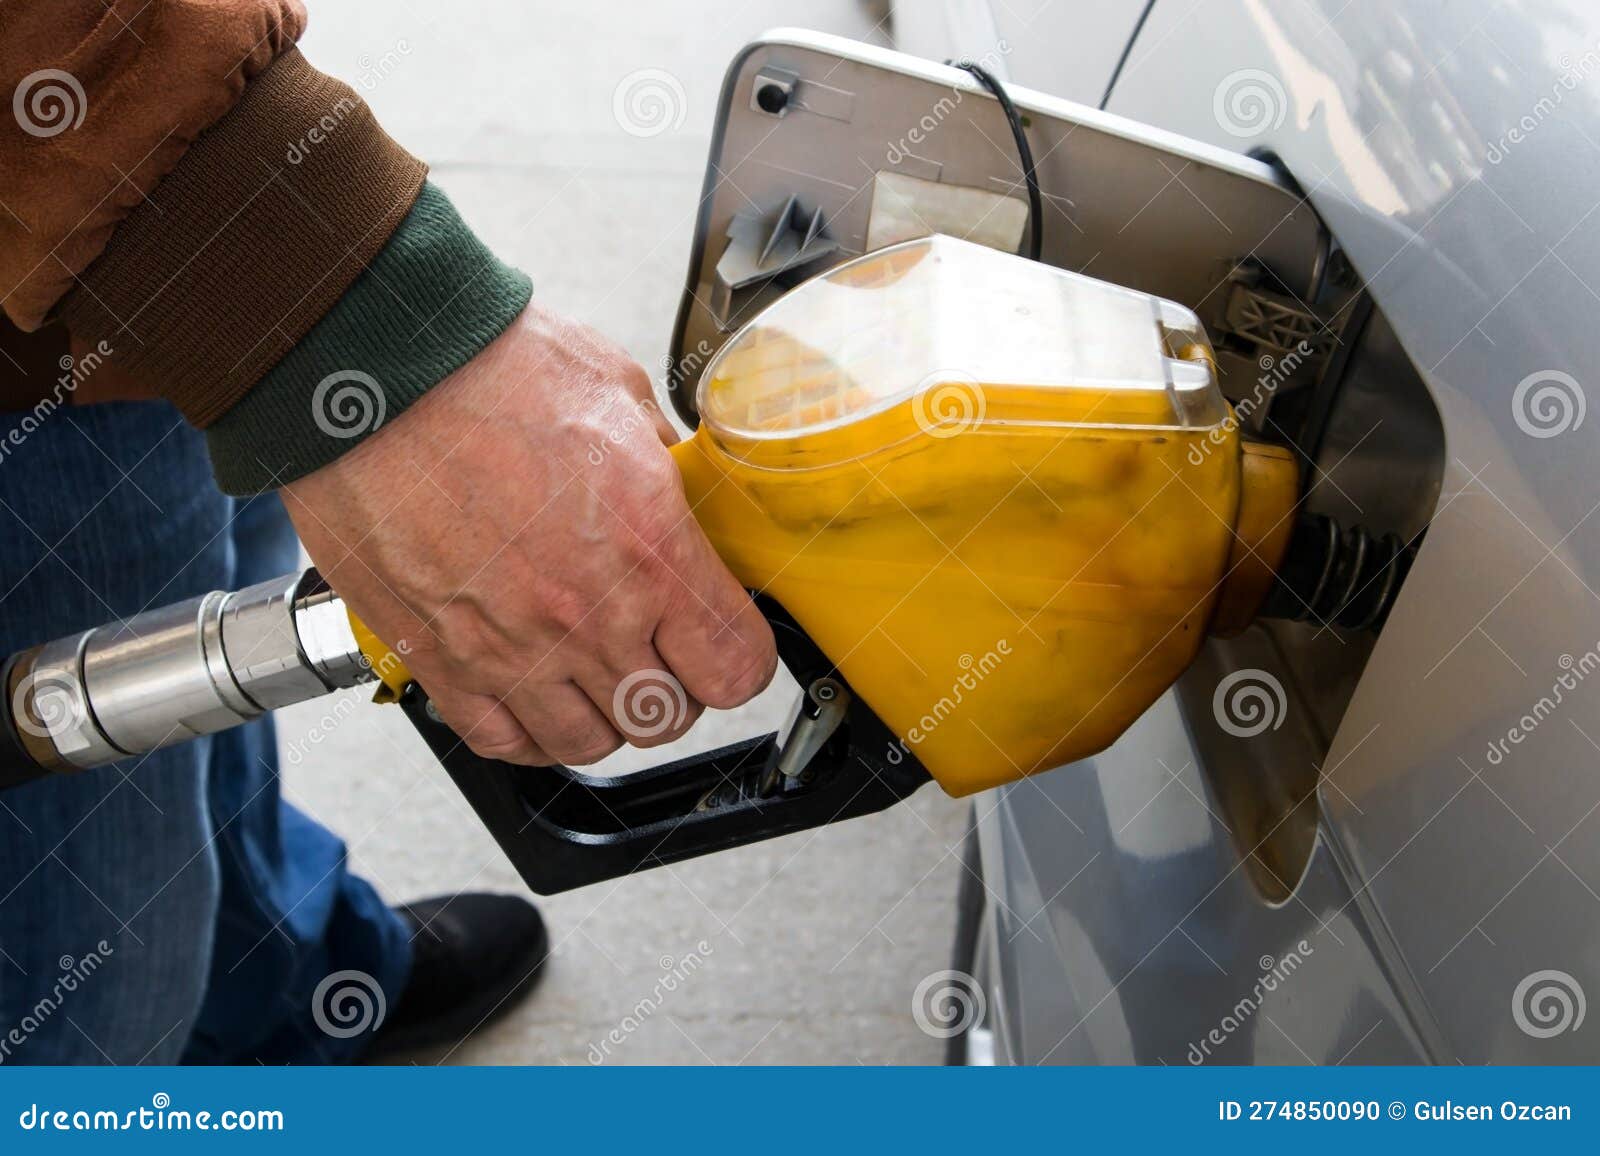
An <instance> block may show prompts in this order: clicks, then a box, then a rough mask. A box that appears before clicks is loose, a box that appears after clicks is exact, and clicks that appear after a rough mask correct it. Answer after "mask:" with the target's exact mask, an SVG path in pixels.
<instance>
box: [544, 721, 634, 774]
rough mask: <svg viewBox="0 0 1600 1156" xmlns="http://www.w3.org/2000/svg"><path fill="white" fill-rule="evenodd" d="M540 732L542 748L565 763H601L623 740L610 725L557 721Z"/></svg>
mask: <svg viewBox="0 0 1600 1156" xmlns="http://www.w3.org/2000/svg"><path fill="white" fill-rule="evenodd" d="M548 732H549V733H548V734H545V733H541V734H540V736H539V745H540V746H541V747H543V748H544V749H545V750H547V751H549V752H550V754H551V755H552V756H554V757H555V758H558V759H560V760H561V761H562V762H564V763H573V764H578V765H581V764H584V763H593V762H598V761H599V760H600V759H603V758H605V757H606V756H607V755H609V754H610V753H611V752H612V751H614V750H616V749H617V748H618V747H620V746H621V745H622V739H621V737H620V736H618V735H617V733H616V732H615V731H613V730H612V729H611V728H610V727H609V726H605V725H603V724H599V723H586V722H578V723H566V722H556V723H554V724H552V725H551V726H550V727H549V728H548Z"/></svg>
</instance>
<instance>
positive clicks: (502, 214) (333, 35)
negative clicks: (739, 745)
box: [279, 0, 966, 1064]
mask: <svg viewBox="0 0 1600 1156" xmlns="http://www.w3.org/2000/svg"><path fill="white" fill-rule="evenodd" d="M311 9H312V20H311V27H310V30H309V32H308V33H307V35H306V37H305V40H304V41H303V45H302V46H303V48H304V50H305V52H306V54H307V56H308V57H309V58H310V60H311V61H312V62H313V63H314V64H316V65H317V66H318V67H319V68H322V69H323V70H325V71H328V72H331V73H333V74H335V75H337V76H340V77H342V78H344V79H346V80H347V81H349V82H350V83H352V84H354V85H356V86H357V87H358V88H359V89H360V91H362V93H363V95H364V96H365V97H366V99H367V100H368V101H369V102H370V103H371V104H372V105H373V106H374V107H375V108H376V109H377V112H378V115H379V117H380V118H381V120H382V122H383V124H384V126H385V127H386V128H387V129H388V131H389V132H390V133H391V134H392V135H394V136H395V137H396V138H397V139H398V140H399V141H400V142H401V143H402V144H404V145H405V146H406V147H408V148H409V149H411V150H412V151H413V152H415V153H417V154H418V155H420V156H422V157H424V158H425V159H427V160H428V161H429V163H430V164H431V165H432V168H433V179H434V180H435V181H436V182H437V183H438V184H439V185H441V186H442V187H443V188H444V189H445V190H446V191H448V192H449V194H450V195H451V197H452V198H453V199H454V200H455V202H456V204H457V205H458V206H459V207H460V209H461V211H462V212H463V213H464V215H465V216H466V218H467V219H468V220H469V221H470V222H471V223H472V224H473V225H474V226H475V227H476V228H477V229H478V231H479V232H480V234H481V235H483V236H484V237H485V238H486V240H487V241H488V242H489V244H490V245H491V246H492V247H493V248H494V249H495V250H496V251H497V252H498V253H499V254H500V255H502V256H503V257H505V258H507V259H508V260H510V261H512V262H514V263H516V264H518V265H520V266H521V267H522V268H524V269H526V270H528V271H529V273H530V274H531V275H532V276H533V279H534V285H535V291H536V293H537V294H538V295H539V296H540V297H541V298H542V299H543V300H544V301H545V302H547V303H549V304H550V305H552V306H554V307H556V308H559V309H561V310H564V311H566V312H568V313H571V314H574V315H576V316H577V317H579V318H581V319H583V320H585V321H587V322H588V323H590V324H592V325H594V326H596V327H597V328H599V329H601V330H603V331H604V332H606V333H608V334H610V335H611V336H612V337H613V338H615V339H616V340H618V341H620V342H621V343H622V344H623V345H624V346H626V347H627V349H628V350H629V351H630V352H631V353H632V354H633V355H634V356H635V357H636V358H638V360H639V361H640V362H642V363H643V364H645V365H646V366H651V367H656V366H659V364H660V358H661V356H662V355H663V354H664V353H665V351H666V343H667V340H668V337H669V334H670V329H671V323H672V318H673V315H674V312H675V310H676V308H677V302H678V297H679V294H680V292H681V290H682V287H683V280H684V271H685V268H686V264H687V260H688V250H689V243H690V237H691V232H692V228H693V221H694V213H695V210H696V205H697V201H698V195H699V190H700V182H701V177H702V174H703V168H704V162H705V156H706V152H707V148H708V144H709V136H710V129H711V116H712V110H713V106H714V103H715V98H716V94H717V90H718V86H719V84H720V83H721V78H722V71H723V68H724V66H725V65H726V64H727V62H728V61H729V60H730V59H731V58H732V56H733V54H734V53H735V52H736V51H737V49H738V48H739V47H740V46H741V45H743V44H744V43H745V42H747V41H748V40H749V39H750V38H752V37H753V36H755V35H757V34H758V33H760V32H761V31H763V30H764V29H766V28H769V27H773V26H777V25H784V24H788V25H795V24H799V25H805V26H808V27H812V28H817V29H821V30H825V31H829V32H837V33H841V34H844V35H849V36H854V37H856V38H858V39H872V40H877V41H879V42H880V43H881V42H886V37H885V35H884V33H883V30H882V29H880V28H877V27H875V26H874V23H873V22H874V20H875V19H876V18H877V11H876V8H875V6H873V5H871V4H865V3H861V2H860V0H799V2H790V3H783V4H780V3H777V2H776V0H748V2H745V3H739V2H738V0H694V2H692V3H691V2H683V0H673V2H671V3H661V2H658V0H612V2H606V0H540V2H537V3H519V2H516V0H450V2H448V3H446V2H443V0H401V2H399V3H395V4H383V5H377V4H372V3H358V2H355V0H317V2H316V3H314V4H312V5H311ZM645 70H650V71H648V72H646V71H645ZM641 73H642V74H643V75H642V77H641V75H639V74H641ZM642 82H648V83H649V84H650V86H651V87H652V88H653V90H654V91H655V92H657V93H660V94H663V96H664V99H665V100H666V102H667V103H666V105H665V107H664V112H663V115H666V116H669V117H670V118H671V120H672V122H673V123H675V124H676V120H677V117H678V116H679V115H680V114H681V116H682V122H681V124H676V127H671V128H668V129H666V130H664V131H661V132H659V133H658V134H657V135H654V136H650V137H641V136H638V135H634V134H631V133H629V132H627V131H625V130H624V128H623V127H622V125H621V124H620V123H619V120H618V117H617V116H616V115H615V113H614V104H615V101H616V99H617V98H618V94H619V89H623V90H625V89H626V85H627V84H633V85H635V86H637V85H638V84H640V83H642ZM680 92H681V99H680V97H679V93H680ZM635 107H643V106H635ZM793 693H794V687H793V684H792V683H788V684H786V685H784V686H779V687H775V688H774V689H773V690H772V691H770V692H769V693H768V694H767V695H764V696H763V697H762V699H761V700H758V703H757V704H756V705H755V707H754V708H751V709H747V710H746V711H743V712H736V713H734V714H731V715H718V716H708V717H707V718H706V719H704V720H702V722H701V723H700V724H699V725H698V726H697V727H696V728H695V730H694V732H692V733H691V734H690V735H689V736H688V737H687V738H686V739H685V740H684V743H685V744H687V746H688V747H689V748H692V749H703V748H708V747H711V746H715V745H718V744H719V743H722V742H726V741H728V740H729V739H732V738H735V737H739V736H741V735H745V734H753V733H757V732H758V731H759V730H761V729H764V728H765V727H767V726H770V725H773V724H774V723H775V722H776V721H777V720H778V719H780V718H781V717H782V715H783V713H784V711H785V709H786V706H787V702H788V696H790V695H792V694H793ZM363 698H364V696H361V695H355V694H353V695H351V696H350V697H349V700H348V703H347V704H345V705H336V704H337V703H338V700H324V701H323V702H321V703H315V704H308V705H306V706H303V707H301V708H298V709H295V710H289V711H282V712H280V713H279V722H280V741H281V743H282V746H283V748H284V760H285V761H284V768H285V780H286V783H287V786H288V792H289V794H290V796H291V797H292V798H293V799H294V800H295V801H296V802H297V803H299V805H301V806H302V807H304V808H305V809H306V810H307V811H309V812H310V813H312V814H313V815H316V816H317V817H318V818H320V819H321V820H323V821H324V822H326V823H327V824H329V825H330V826H332V827H333V828H334V829H335V830H337V831H339V832H340V833H341V834H343V835H344V836H345V837H346V839H347V840H348V841H349V844H350V848H351V854H352V856H353V858H354V861H355V864H356V866H357V867H358V868H359V869H360V870H361V871H362V872H363V873H365V874H366V875H367V876H368V877H369V878H371V879H372V880H373V881H374V882H375V883H376V884H377V885H378V887H379V888H380V890H382V891H383V893H384V894H385V895H386V896H388V897H390V898H392V899H400V898H405V897H414V896H418V895H426V894H435V893H440V892H451V891H460V890H468V889H472V890H477V889H490V890H506V891H516V890H520V889H521V887H522V885H521V883H520V881H519V880H518V878H517V875H516V873H515V872H514V871H513V870H512V868H511V866H510V864H509V863H508V862H507V861H506V859H505V857H504V856H503V855H502V854H501V853H500V851H499V849H498V848H497V847H496V845H495V844H494V842H493V840H492V839H491V838H490V837H489V835H488V834H487V832H485V830H484V829H483V828H482V827H481V826H480V825H479V824H478V822H477V820H476V819H475V818H474V817H473V815H472V814H471V812H470V811H469V809H468V808H467V806H466V803H465V802H464V800H463V799H462V798H461V797H460V796H459V795H458V794H457V793H456V791H455V789H454V787H453V786H452V784H451V783H450V781H449V779H448V778H447V777H446V776H445V774H444V772H443V771H442V770H441V769H440V768H439V767H438V765H437V764H436V763H435V762H434V761H433V759H432V758H431V756H430V755H429V754H428V752H427V750H426V748H425V747H424V746H423V744H422V742H421V740H419V739H418V738H417V737H416V735H415V734H414V733H412V732H411V730H410V728H409V726H408V724H407V723H406V721H405V719H404V718H403V717H402V716H401V715H400V714H399V712H398V711H397V710H396V709H394V708H382V707H376V706H373V705H371V704H369V703H366V702H365V701H361V700H362V699H363ZM629 754H630V752H626V751H625V752H621V753H619V755H618V756H616V757H615V758H614V760H612V761H613V762H615V763H616V765H617V767H618V769H622V768H624V767H626V766H630V765H639V762H638V760H637V759H636V758H635V759H634V760H633V761H632V762H631V763H630V762H629V758H628V756H629ZM659 755H660V751H659V750H658V752H657V756H658V757H659ZM965 815H966V808H965V806H964V805H963V804H958V803H956V802H954V801H952V800H950V799H948V798H946V797H945V796H943V795H942V794H940V793H938V791H937V790H936V789H934V788H931V787H930V788H926V789H925V790H924V791H923V792H922V793H921V795H920V796H919V797H917V798H915V799H913V800H912V801H911V802H910V803H909V804H907V805H904V806H901V807H899V808H896V809H895V810H894V811H891V812H889V813H887V814H883V815H878V816H873V817H871V818H866V819H858V820H855V821H853V822H850V823H847V824H844V825H841V826H838V827H833V828H827V829H824V830H822V831H819V832H814V833H810V834H801V835H796V836H791V837H788V838H784V839H778V840H774V841H771V842H768V843H764V844H761V845H759V846H756V847H751V848H745V849H742V850H737V851H731V852H727V853H725V854H721V855H717V856H714V857H711V858H709V859H701V860H698V861H694V862H690V863H687V864H683V865H681V866H678V867H676V868H670V869H664V870H660V871H655V872H652V873H649V874H646V875H642V876H638V877H635V878H632V879H626V880H622V881H619V882H616V883H612V884H602V885H599V886H595V887H590V888H586V889H583V890H580V891H577V892H573V893H569V894H566V895H561V896H556V897H554V898H551V899H547V900H543V901H542V906H543V908H544V911H545V913H546V915H547V917H548V919H549V922H550V926H551V930H552V935H553V937H554V941H555V943H556V945H557V946H556V950H555V954H554V958H553V960H552V962H551V965H550V968H549V971H548V974H547V976H546V978H545V980H544V984H543V987H542V988H541V989H540V991H539V992H538V994H537V995H536V997H535V998H534V999H533V1000H531V1001H530V1002H529V1003H527V1004H526V1005H524V1006H523V1007H522V1008H520V1009H518V1010H517V1011H516V1012H515V1013H513V1014H512V1015H510V1016H509V1017H507V1018H506V1019H505V1020H503V1021H501V1022H500V1023H497V1024H495V1025H494V1026H492V1027H490V1028H486V1029H484V1030H482V1031H480V1032H478V1033H475V1034H474V1035H472V1036H471V1037H470V1038H468V1039H466V1040H464V1041H463V1042H461V1043H460V1044H459V1045H457V1046H456V1047H454V1048H451V1049H448V1050H446V1049H440V1051H439V1052H437V1053H434V1054H428V1055H419V1056H417V1057H415V1058H416V1059H417V1061H418V1062H429V1063H431V1062H447V1063H512V1064H524V1063H571V1064H582V1063H588V1062H597V1061H603V1062H607V1063H633V1064H637V1063H711V1064H738V1063H760V1064H781V1063H858V1062H859V1063H937V1062H938V1061H939V1059H940V1056H941V1052H942V1047H943V1043H942V1041H940V1040H936V1039H933V1038H930V1037H929V1036H927V1035H925V1034H924V1033H923V1032H922V1031H921V1030H919V1028H918V1027H917V1025H916V1022H915V1021H914V1019H913V1018H912V1014H911V1008H912V993H913V990H914V989H915V987H916V985H917V983H918V981H919V980H921V979H922V978H923V977H924V976H926V975H928V974H929V973H930V972H933V971H936V970H939V969H941V968H944V967H946V966H947V965H948V960H949V952H950V937H951V932H952V926H953V920H954V897H955V888H956V880H957V875H958V873H959V871H960V867H959V847H960V840H961V835H962V831H963V827H964V823H965Z"/></svg>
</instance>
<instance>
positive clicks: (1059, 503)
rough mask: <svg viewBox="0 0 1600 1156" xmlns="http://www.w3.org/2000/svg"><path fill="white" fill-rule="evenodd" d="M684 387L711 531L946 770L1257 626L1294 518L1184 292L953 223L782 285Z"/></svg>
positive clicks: (1025, 748)
mask: <svg viewBox="0 0 1600 1156" xmlns="http://www.w3.org/2000/svg"><path fill="white" fill-rule="evenodd" d="M698 402H699V405H698V408H699V411H700V414H701V419H702V423H701V426H700V429H699V430H698V431H697V432H696V434H695V436H694V437H693V438H691V439H689V440H688V441H686V442H684V443H682V444H681V445H680V446H678V447H676V449H675V451H674V452H675V456H676V458H677V461H678V463H679V466H680V468H681V470H682V472H683V476H684V484H685V487H686V490H687V493H688V496H689V499H690V503H691V506H692V507H693V509H694V511H695V514H696V517H697V518H698V519H699V520H700V522H701V524H702V526H703V527H704V528H705V530H706V532H707V534H708V535H709V536H710V537H711V540H712V542H713V543H714V544H715V545H716V547H717V549H718V551H719V552H720V553H721V554H722V556H723V558H724V559H725V560H726V561H727V562H728V564H729V566H730V567H731V568H732V570H733V571H734V573H735V574H736V575H737V576H738V577H739V578H740V579H741V580H742V581H743V582H744V583H745V584H746V585H748V586H750V587H752V588H754V589H758V590H761V591H764V592H765V593H767V594H770V595H771V596H772V597H773V598H775V599H776V600H777V601H778V602H779V603H781V604H782V605H783V607H784V608H785V609H786V610H787V611H788V612H789V613H790V614H791V615H792V616H793V617H794V619H795V620H796V621H797V622H798V623H799V625H800V626H801V627H803V628H804V629H805V631H806V632H807V633H808V634H809V635H810V636H811V638H812V639H813V641H815V642H816V644H817V645H818V646H819V647H820V648H821V649H822V651H823V653H824V654H826V655H827V656H828V658H829V659H830V660H831V661H832V662H834V663H835V664H836V665H837V667H838V669H839V671H840V672H841V674H843V676H844V677H845V678H846V679H847V680H848V682H849V683H850V685H851V687H852V688H853V689H854V690H855V692H856V693H857V694H858V695H860V696H861V698H862V699H863V700H864V701H865V702H866V703H867V704H868V705H869V706H870V707H871V708H872V710H873V711H874V713H876V714H877V715H878V717H879V718H880V719H882V721H883V722H884V723H885V724H886V725H887V726H888V727H889V728H890V729H891V730H893V731H894V732H895V734H897V735H898V736H900V739H901V741H902V743H903V744H904V746H905V748H906V750H907V751H909V752H912V753H914V754H915V756H916V758H917V759H918V760H919V761H920V762H921V763H922V764H923V765H924V766H925V767H926V768H927V769H928V771H929V773H930V774H932V775H933V777H934V778H935V779H936V780H938V782H939V783H940V785H941V786H942V787H943V788H944V789H945V790H946V791H947V792H949V793H950V794H952V795H964V794H968V793H970V792H973V791H977V790H981V789H983V788H986V787H991V786H995V785H998V784H1001V783H1004V782H1008V781H1011V780H1013V779H1016V778H1019V777H1021V776H1023V775H1027V774H1030V773H1032V772H1034V771H1038V770H1044V769H1048V768H1050V767H1053V766H1057V765H1060V764H1062V763H1066V762H1070V761H1072V760H1074V759H1078V758H1082V757H1084V756H1087V755H1090V754H1093V753H1094V752H1096V751H1098V750H1101V749H1102V748H1104V747H1106V746H1107V745H1109V744H1110V743H1111V742H1112V741H1113V740H1114V739H1116V737H1117V736H1118V735H1120V734H1121V733H1122V732H1123V730H1125V729H1126V728H1127V726H1128V725H1129V724H1131V723H1132V722H1133V720H1134V719H1135V718H1137V717H1138V716H1139V714H1140V713H1142V712H1143V711H1144V710H1145V709H1146V708H1147V707H1148V706H1149V705H1150V704H1151V703H1152V702H1154V700H1155V699H1156V697H1157V696H1159V695H1160V694H1161V693H1162V692H1164V691H1165V690H1166V689H1167V688H1168V687H1169V686H1170V685H1171V684H1172V682H1173V681H1174V680H1175V679H1176V678H1177V677H1178V675H1179V674H1180V673H1182V671H1183V670H1184V669H1185V668H1186V667H1187V666H1188V665H1189V663H1190V662H1191V661H1192V660H1193V658H1194V656H1195V653H1196V651H1197V650H1198V648H1199V646H1200V643H1201V640H1202V638H1203V637H1204V636H1205V635H1206V634H1207V633H1208V632H1216V633H1231V632H1235V631H1237V630H1239V629H1242V628H1243V627H1244V626H1245V625H1247V624H1248V623H1249V621H1250V620H1251V618H1252V617H1253V616H1254V614H1255V612H1256V609H1257V607H1259V605H1260V604H1261V601H1262V598H1263V597H1264V596H1265V595H1266V593H1267V590H1268V588H1269V587H1270V586H1271V584H1272V581H1273V576H1274V573H1275V571H1276V570H1277V568H1278V565H1279V563H1280V561H1281V559H1282V557H1283V551H1284V548H1285V546H1286V543H1287V542H1288V539H1289V535H1290V531H1291V529H1292V527H1293V523H1294V507H1295V501H1296V497H1297V494H1298V489H1299V487H1298V472H1297V469H1296V465H1295V462H1294V459H1293V458H1292V456H1291V455H1290V454H1289V452H1288V451H1287V450H1283V449H1280V448H1277V447H1272V446H1266V445H1255V444H1250V443H1246V442H1245V441H1243V440H1242V439H1241V438H1240V436H1239V432H1238V429H1237V423H1236V422H1235V421H1234V419H1233V416H1232V413H1231V411H1230V410H1229V407H1228V405H1227V403H1226V402H1225V401H1224V399H1223V397H1222V394H1221V391H1220V390H1219V389H1218V386H1217V381H1216V373H1215V366H1214V361H1213V358H1212V354H1211V348H1210V345H1209V343H1208V342H1207V340H1206V338H1205V333H1204V329H1203V327H1202V326H1201V325H1200V323H1199V321H1198V319H1197V318H1195V316H1194V315H1193V314H1192V313H1191V312H1189V311H1188V310H1186V309H1184V308H1182V307H1181V306H1178V305H1175V304H1173V303H1172V302H1169V301H1164V300H1161V299H1159V298H1154V297H1151V296H1149V295H1147V294H1143V293H1137V292H1133V291H1131V290H1127V289H1123V288H1120V287H1118V286H1114V285H1110V284H1107V283H1105V282H1101V281H1096V280H1094V279H1091V278H1087V277H1082V276H1078V275H1075V274H1071V273H1067V272H1064V271H1062V270H1058V269H1054V268H1052V267H1049V266H1046V265H1042V264H1038V263H1036V262H1031V261H1027V260H1024V259H1022V258H1019V257H1013V256H1009V255H1006V254H1003V253H998V252H995V251H993V250H989V249H985V248H982V247H980V246H976V245H971V244H968V243H966V242H962V241H957V240H953V239H950V238H946V237H932V238H927V239H925V240H920V241H913V242H907V243H905V244H903V245H898V246H895V247H893V248H890V249H885V250H881V251H879V252H877V253H873V254H869V255H867V256H865V257H861V258H858V259H856V260H855V261H852V262H849V263H847V264H845V265H842V266H840V267H838V268H836V269H834V270H832V271H830V272H828V273H826V274H824V275H822V276H821V277H818V278H816V279H814V280H812V281H810V282H807V283H806V284H805V285H803V286H801V287H799V288H797V289H795V290H793V291H791V292H790V293H789V294H788V295H786V296H785V297H784V298H782V299H781V300H779V301H778V302H777V303H776V304H774V305H773V306H771V307H770V308H769V309H767V310H766V311H765V312H764V313H763V314H761V316H759V317H758V318H756V319H755V320H754V321H752V322H751V324H750V325H748V326H747V327H746V328H745V329H744V330H742V331H741V332H740V333H739V334H737V335H735V336H734V337H733V338H732V339H730V341H729V342H728V343H727V345H726V346H724V348H723V349H722V350H721V351H720V352H719V353H718V355H717V357H716V358H715V359H714V360H713V361H712V362H711V363H710V364H709V365H708V366H707V368H706V371H705V374H704V376H703V377H702V380H701V383H700V386H699V394H698Z"/></svg>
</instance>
